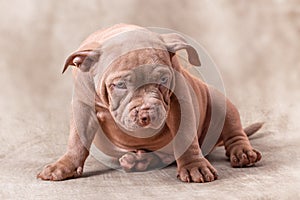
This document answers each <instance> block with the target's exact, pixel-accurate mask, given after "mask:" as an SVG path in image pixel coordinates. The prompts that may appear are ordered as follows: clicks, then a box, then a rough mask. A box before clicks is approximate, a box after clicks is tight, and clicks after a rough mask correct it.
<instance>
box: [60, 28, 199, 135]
mask: <svg viewBox="0 0 300 200" xmlns="http://www.w3.org/2000/svg"><path fill="white" fill-rule="evenodd" d="M156 37H157V38H155V42H156V43H157V41H159V43H160V45H161V48H159V49H158V48H139V49H138V50H133V51H129V52H127V53H125V54H122V55H121V56H119V57H117V58H116V59H114V61H113V62H112V63H111V64H110V65H109V67H107V70H106V71H105V72H104V74H103V75H102V78H101V81H99V83H98V82H95V84H96V86H95V88H97V90H98V91H96V93H97V94H98V95H99V96H100V99H101V101H102V103H103V104H104V105H106V106H107V108H108V109H109V111H110V113H111V115H112V117H113V118H114V120H115V122H116V123H117V124H118V125H119V126H120V127H121V128H122V129H124V130H127V131H130V132H141V131H143V130H149V129H151V130H158V129H160V128H161V127H162V126H163V125H164V123H165V121H166V118H167V115H168V112H169V109H170V101H171V96H172V91H173V90H174V88H175V87H176V77H175V73H174V70H178V69H177V68H178V66H177V65H176V66H175V64H174V63H173V59H172V56H174V55H175V53H176V51H178V50H181V49H185V50H186V51H187V54H188V59H189V62H190V63H191V64H193V65H196V66H199V65H200V61H199V57H198V54H197V52H196V50H195V49H194V48H193V47H192V46H191V45H189V44H187V43H186V41H185V40H184V39H183V37H182V36H180V35H178V34H162V35H158V34H156ZM147 40H149V43H150V44H151V40H152V38H147ZM144 41H145V39H143V42H144ZM122 45H126V39H125V41H122ZM128 45H132V44H131V43H130V42H129V43H128ZM120 48H121V46H120ZM102 56H103V57H104V55H102V54H101V47H100V50H99V48H97V50H96V49H92V50H84V51H79V52H75V53H74V54H72V55H71V56H70V57H69V58H68V59H67V62H66V64H65V68H64V70H65V69H66V68H67V66H68V65H74V66H77V67H79V68H80V69H81V71H85V72H86V71H89V70H90V69H91V68H92V66H95V65H96V64H95V63H97V62H98V61H99V59H102V60H103V59H105V58H103V57H102ZM83 61H84V63H86V64H84V63H83ZM93 71H95V70H93Z"/></svg>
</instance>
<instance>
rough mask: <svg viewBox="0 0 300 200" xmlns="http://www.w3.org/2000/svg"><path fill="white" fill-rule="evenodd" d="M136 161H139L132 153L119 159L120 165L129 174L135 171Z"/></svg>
mask: <svg viewBox="0 0 300 200" xmlns="http://www.w3.org/2000/svg"><path fill="white" fill-rule="evenodd" d="M136 161H137V157H136V155H135V154H134V153H131V152H128V153H126V154H124V155H123V156H122V157H121V158H120V159H119V163H120V165H121V167H122V168H123V169H124V170H125V171H127V172H129V171H132V170H133V169H134V166H135V164H136Z"/></svg>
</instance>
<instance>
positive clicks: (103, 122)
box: [97, 111, 172, 151]
mask: <svg viewBox="0 0 300 200" xmlns="http://www.w3.org/2000/svg"><path fill="white" fill-rule="evenodd" d="M97 117H98V120H99V123H100V126H101V128H102V130H103V133H104V134H105V135H106V137H107V138H108V139H109V140H110V142H112V143H113V144H114V145H116V146H117V147H119V148H121V149H124V150H127V151H133V150H137V149H145V150H149V151H155V150H158V149H161V148H162V147H164V146H166V145H167V144H168V143H169V142H170V141H171V140H172V135H171V133H170V130H169V129H168V127H167V126H164V127H163V128H162V129H161V130H160V131H159V132H157V133H156V134H153V135H150V136H149V137H144V136H143V137H139V136H138V135H134V136H133V135H131V134H130V133H126V132H124V131H122V130H121V128H120V127H119V126H118V125H117V123H116V122H115V121H114V119H113V118H112V116H111V115H110V113H109V112H108V111H102V112H98V113H97Z"/></svg>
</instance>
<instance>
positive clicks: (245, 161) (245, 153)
mask: <svg viewBox="0 0 300 200" xmlns="http://www.w3.org/2000/svg"><path fill="white" fill-rule="evenodd" d="M261 157H262V155H261V153H260V152H259V151H257V150H255V149H253V148H252V147H243V146H240V147H236V148H234V149H233V150H232V153H231V154H230V162H231V166H232V167H245V166H252V165H254V164H255V163H256V162H258V161H260V160H261Z"/></svg>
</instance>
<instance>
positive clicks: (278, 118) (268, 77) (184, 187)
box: [0, 0, 300, 199]
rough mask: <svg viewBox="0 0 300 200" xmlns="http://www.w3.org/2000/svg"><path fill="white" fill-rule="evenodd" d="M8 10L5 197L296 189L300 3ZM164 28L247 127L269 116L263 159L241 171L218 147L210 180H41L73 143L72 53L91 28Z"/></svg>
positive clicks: (120, 176)
mask: <svg viewBox="0 0 300 200" xmlns="http://www.w3.org/2000/svg"><path fill="white" fill-rule="evenodd" d="M0 8H1V14H0V15H1V18H0V58H1V59H0V84H1V89H0V91H1V95H0V164H1V170H0V199H20V198H23V197H25V198H30V199H41V198H50V199H51V198H53V199H54V198H55V199H68V198H76V199H86V198H92V199H102V198H104V199H120V198H123V199H151V198H156V199H157V198H166V197H169V198H173V199H176V198H178V199H182V198H184V197H185V198H188V197H190V198H191V199H193V198H195V199H196V198H200V197H201V198H204V197H206V198H210V199H219V198H222V199H224V198H225V199H227V198H228V199H235V198H236V199H241V198H243V197H244V198H246V199H257V198H265V199H270V198H276V199H277V198H282V199H285V198H286V199H288V198H292V197H293V198H294V199H296V197H298V198H299V197H300V195H299V192H298V189H299V186H300V161H299V155H298V154H299V150H300V140H299V139H300V134H299V131H300V123H299V118H300V104H299V101H300V58H299V52H300V42H299V41H300V3H299V1H297V0H294V1H284V0H276V1H275V0H274V1H271V0H270V1H260V0H255V1H238V0H235V1H234V0H233V1H196V0H182V1H181V0H162V1H161V0H152V1H146V0H122V1H117V0H110V1H105V0H88V1H81V0H73V1H67V0H66V1H60V0H44V1H40V0H26V1H22V0H10V1H1V2H0ZM121 22H123V23H132V24H137V25H141V26H147V27H148V26H149V27H150V26H151V27H165V28H171V29H174V30H177V31H179V32H182V33H185V34H187V35H189V36H191V37H193V38H194V39H196V40H197V41H198V42H199V43H200V44H202V45H203V47H204V48H205V49H206V50H207V51H208V52H209V54H210V56H211V57H212V59H213V60H214V61H215V63H216V64H217V66H218V68H219V71H220V73H221V75H222V77H223V80H224V84H225V88H226V93H227V96H228V97H229V98H230V99H231V100H232V101H233V102H234V103H235V104H236V105H237V107H238V108H239V110H240V112H241V115H242V121H243V123H244V124H245V125H247V124H250V123H251V122H255V121H265V122H266V124H265V126H264V128H263V129H262V130H261V131H260V133H258V134H257V135H256V136H254V139H253V144H254V146H256V147H257V148H258V149H260V150H261V151H262V153H263V160H262V162H260V163H259V164H258V165H257V167H254V168H246V169H233V168H231V167H230V166H229V163H228V162H227V161H226V159H225V156H224V150H223V149H222V148H219V149H217V150H216V151H215V152H213V153H212V155H211V156H210V157H209V159H210V160H211V161H212V163H213V164H214V165H215V166H216V168H217V170H218V171H219V173H220V178H219V180H217V181H215V182H212V183H208V184H184V183H181V182H179V181H177V180H176V178H175V171H176V168H175V167H169V168H167V169H163V170H160V171H154V172H149V173H141V174H125V173H123V172H119V171H105V172H104V171H103V170H101V169H102V168H103V167H102V166H101V165H100V164H99V163H97V162H96V161H95V160H94V159H93V158H89V159H88V162H87V164H86V168H85V174H84V178H80V179H76V180H68V181H64V182H58V183H57V182H55V183H53V182H52V183H51V182H42V181H40V180H36V179H35V175H36V173H37V172H38V171H39V170H41V168H42V167H43V166H44V165H45V164H46V163H49V162H53V161H55V159H57V158H58V157H59V156H60V155H61V154H62V153H63V152H64V150H65V147H66V143H67V137H68V121H69V120H68V117H69V103H70V100H71V95H72V80H71V73H70V72H67V73H65V74H64V75H63V76H62V75H61V70H62V66H63V63H64V59H65V58H66V56H67V55H68V54H69V53H71V52H72V51H73V50H75V49H76V48H77V47H78V45H79V44H80V42H81V41H82V40H83V39H84V38H85V37H86V36H87V35H89V34H90V33H91V32H93V31H95V30H97V29H100V28H103V27H107V26H110V25H113V24H116V23H121Z"/></svg>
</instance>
